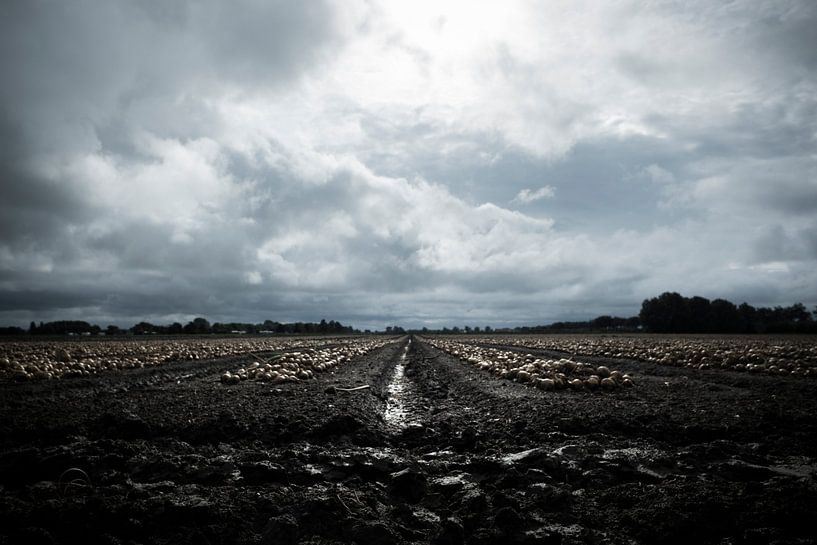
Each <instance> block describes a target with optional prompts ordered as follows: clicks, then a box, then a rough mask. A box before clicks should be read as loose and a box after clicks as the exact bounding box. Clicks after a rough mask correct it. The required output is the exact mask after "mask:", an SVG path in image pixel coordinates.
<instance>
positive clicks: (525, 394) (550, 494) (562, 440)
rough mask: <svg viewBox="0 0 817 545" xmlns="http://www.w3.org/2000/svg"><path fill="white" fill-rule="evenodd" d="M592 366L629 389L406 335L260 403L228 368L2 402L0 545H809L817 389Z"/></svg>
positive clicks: (32, 386)
mask: <svg viewBox="0 0 817 545" xmlns="http://www.w3.org/2000/svg"><path fill="white" fill-rule="evenodd" d="M531 352H536V351H531ZM586 359H587V360H588V361H590V360H592V361H604V362H605V363H607V364H609V365H610V366H612V367H615V368H618V369H621V370H622V371H625V372H628V373H630V374H631V375H632V376H633V377H634V379H635V381H636V386H635V387H634V388H631V389H622V390H618V391H615V392H612V393H587V392H573V391H560V392H543V391H540V390H536V389H534V388H531V387H528V386H525V385H522V384H516V383H513V382H509V381H503V380H499V379H496V378H494V377H492V376H490V375H489V374H487V373H486V372H483V371H479V370H477V369H475V368H474V367H471V366H469V365H466V364H464V363H461V362H460V361H458V360H456V359H454V358H451V357H449V356H447V355H446V354H444V353H442V352H440V351H438V350H436V349H434V348H432V347H431V346H429V345H427V344H424V343H423V342H422V341H421V340H420V339H416V338H415V339H409V338H404V339H401V340H400V341H399V342H397V343H395V344H393V345H389V346H387V347H384V348H382V349H379V350H376V351H373V352H370V353H369V354H367V355H366V356H362V357H360V358H358V360H356V361H355V362H353V363H349V364H345V365H344V366H342V367H340V368H336V369H335V370H334V371H333V372H330V373H324V374H321V375H319V376H318V377H317V378H316V379H314V380H309V381H304V382H301V383H292V384H282V385H275V386H272V385H270V384H268V383H252V382H243V383H240V384H237V385H231V386H225V385H223V384H221V383H220V382H219V380H218V377H219V375H220V373H221V372H223V371H224V370H227V369H235V368H236V367H237V366H238V365H239V364H240V363H241V360H240V359H233V360H221V361H210V362H189V363H178V364H173V365H169V366H165V367H162V368H158V369H150V370H135V371H131V372H124V373H120V374H115V375H107V376H103V377H98V378H95V379H93V380H64V381H53V382H40V383H24V384H19V383H6V384H0V434H1V437H2V439H0V441H1V442H0V543H2V544H5V543H27V544H37V543H88V544H94V543H105V544H117V543H121V544H148V543H156V544H159V543H162V544H164V543H168V544H170V543H183V544H184V543H191V544H192V543H197V544H198V543H204V544H221V543H264V544H275V543H282V544H295V543H313V544H330V543H358V544H370V543H385V544H388V543H395V544H402V543H438V544H460V543H466V544H489V543H563V544H570V543H594V544H602V543H615V544H618V543H620V544H641V543H643V544H648V543H678V544H681V543H683V544H687V543H717V544H768V543H778V544H806V543H817V538H816V537H815V536H817V526H815V524H814V516H815V514H817V486H816V485H815V478H816V477H817V395H816V394H817V381H813V380H808V381H804V380H802V379H794V378H786V377H769V376H760V375H744V374H736V373H732V372H728V371H694V372H693V371H686V370H682V369H676V368H671V367H661V366H656V365H652V364H644V363H639V362H635V361H626V360H613V361H611V360H599V359H592V358H586ZM358 386H368V388H363V389H357V390H354V391H344V390H343V388H355V387H358Z"/></svg>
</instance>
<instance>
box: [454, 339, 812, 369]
mask: <svg viewBox="0 0 817 545" xmlns="http://www.w3.org/2000/svg"><path fill="white" fill-rule="evenodd" d="M459 340H461V341H462V342H467V343H480V344H483V345H486V344H490V345H495V346H517V347H520V348H529V349H537V350H552V351H559V352H566V353H569V354H572V355H576V356H596V357H607V358H625V359H633V360H638V361H645V362H652V363H657V364H660V365H670V366H674V367H684V368H688V369H702V370H703V369H726V370H731V371H738V372H749V373H765V374H769V375H794V376H803V377H815V376H817V339H813V338H803V337H790V338H782V337H724V336H698V337H693V336H658V335H615V336H609V335H587V336H576V335H564V336H563V335H534V336H526V335H519V336H516V335H513V336H510V335H508V336H497V335H491V336H480V337H466V338H461V339H459Z"/></svg>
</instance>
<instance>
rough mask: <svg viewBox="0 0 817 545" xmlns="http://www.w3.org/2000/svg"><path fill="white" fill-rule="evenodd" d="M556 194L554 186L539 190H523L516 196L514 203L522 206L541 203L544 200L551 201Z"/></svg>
mask: <svg viewBox="0 0 817 545" xmlns="http://www.w3.org/2000/svg"><path fill="white" fill-rule="evenodd" d="M555 194H556V189H555V188H554V187H552V186H549V185H546V186H543V187H540V188H539V189H523V190H521V191H520V192H519V193H517V194H516V197H514V198H513V201H512V202H519V203H522V204H528V203H532V202H534V201H540V200H542V199H550V198H552V197H553V196H554V195H555Z"/></svg>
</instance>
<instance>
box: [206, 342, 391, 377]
mask: <svg viewBox="0 0 817 545" xmlns="http://www.w3.org/2000/svg"><path fill="white" fill-rule="evenodd" d="M392 342H394V340H393V339H388V340H383V339H378V340H374V339H365V338H361V339H357V340H355V341H354V342H350V343H346V344H344V345H342V346H334V347H326V348H310V349H306V350H298V351H293V352H287V353H284V354H277V355H275V356H273V357H270V358H261V357H259V356H253V358H254V359H255V361H253V362H251V363H250V364H249V365H245V366H243V367H241V368H239V369H236V370H235V371H232V372H231V371H227V372H225V373H224V374H223V375H221V382H222V383H224V384H238V383H239V382H241V381H245V380H254V381H260V382H272V383H276V384H277V383H282V382H298V381H301V380H309V379H311V378H314V376H315V373H322V372H324V371H329V370H330V369H333V368H335V367H337V366H338V365H341V364H342V363H344V362H348V361H350V360H352V359H354V358H356V357H358V356H361V355H363V354H366V353H367V352H370V351H372V350H375V349H377V348H381V347H383V346H385V345H386V344H389V343H392Z"/></svg>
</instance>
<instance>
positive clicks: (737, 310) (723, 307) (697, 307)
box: [638, 292, 817, 333]
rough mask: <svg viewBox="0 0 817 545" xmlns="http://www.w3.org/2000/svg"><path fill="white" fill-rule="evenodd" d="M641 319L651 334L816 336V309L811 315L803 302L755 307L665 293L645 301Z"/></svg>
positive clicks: (724, 300) (721, 300)
mask: <svg viewBox="0 0 817 545" xmlns="http://www.w3.org/2000/svg"><path fill="white" fill-rule="evenodd" d="M638 316H639V318H640V320H641V324H642V325H643V326H644V329H645V330H647V331H649V332H652V333H817V320H815V319H816V318H817V308H815V310H814V311H813V312H809V311H808V310H806V307H805V305H803V304H802V303H795V304H793V305H791V306H790V307H781V306H777V307H774V308H766V307H759V308H755V307H753V306H752V305H750V304H748V303H741V304H740V305H735V304H734V303H732V302H731V301H727V300H726V299H714V300H712V301H710V300H709V299H706V298H704V297H699V296H694V297H684V296H682V295H680V294H678V293H675V292H664V293H662V294H661V295H659V296H658V297H653V298H652V299H646V300H644V302H643V303H642V304H641V312H640V313H639V315H638Z"/></svg>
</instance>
